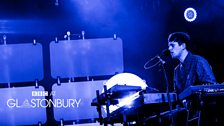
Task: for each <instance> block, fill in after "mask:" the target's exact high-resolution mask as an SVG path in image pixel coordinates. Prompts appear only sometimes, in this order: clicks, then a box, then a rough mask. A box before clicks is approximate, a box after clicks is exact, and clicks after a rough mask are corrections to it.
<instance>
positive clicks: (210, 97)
mask: <svg viewBox="0 0 224 126" xmlns="http://www.w3.org/2000/svg"><path fill="white" fill-rule="evenodd" d="M179 99H180V100H182V101H184V102H183V103H184V104H185V107H186V109H187V124H186V125H188V123H190V122H192V121H195V120H196V121H197V125H198V126H200V124H201V113H202V112H203V111H206V109H204V108H207V107H212V108H217V109H218V108H221V109H222V107H223V105H224V101H223V99H224V84H201V85H195V86H190V87H188V88H187V89H185V90H184V91H183V92H182V93H180V94H179ZM221 109H220V110H218V111H222V110H221ZM193 110H194V111H196V112H194V114H195V113H196V116H194V117H190V116H191V114H192V113H193ZM214 116H220V115H214ZM219 121H220V120H219Z"/></svg>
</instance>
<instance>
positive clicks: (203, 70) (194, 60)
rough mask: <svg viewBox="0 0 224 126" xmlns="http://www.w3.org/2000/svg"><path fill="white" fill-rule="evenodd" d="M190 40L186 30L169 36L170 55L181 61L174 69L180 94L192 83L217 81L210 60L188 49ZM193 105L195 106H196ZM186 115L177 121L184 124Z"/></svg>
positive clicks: (176, 86) (200, 83)
mask: <svg viewBox="0 0 224 126" xmlns="http://www.w3.org/2000/svg"><path fill="white" fill-rule="evenodd" d="M189 42H190V36H189V35H188V34H187V33H185V32H174V33H171V34H170V35H169V37H168V50H169V51H170V55H171V57H172V58H173V59H178V60H179V62H180V63H179V64H178V65H177V66H176V68H175V69H174V87H175V91H176V93H177V94H180V93H181V92H182V91H184V90H185V89H186V88H188V87H189V86H191V85H203V84H215V83H216V79H215V76H214V74H213V72H212V69H211V66H210V65H209V63H208V61H207V60H206V59H205V58H203V57H202V56H199V55H194V54H192V53H191V52H190V51H189V49H188V47H189ZM192 107H193V108H195V106H192ZM196 110H197V109H196ZM193 113H195V112H193ZM195 114H197V113H195ZM195 114H194V115H195ZM184 115H185V114H184ZM184 115H182V116H180V115H178V116H179V117H181V118H178V119H177V123H180V124H181V125H183V121H184V120H185V119H186V118H185V117H186V115H185V116H184ZM194 115H193V116H194ZM206 115H208V114H206ZM184 118H185V119H184ZM204 118H207V117H204ZM180 120H181V121H180ZM178 121H179V122H178ZM185 121H186V120H185ZM185 121H184V122H185ZM180 124H177V125H180Z"/></svg>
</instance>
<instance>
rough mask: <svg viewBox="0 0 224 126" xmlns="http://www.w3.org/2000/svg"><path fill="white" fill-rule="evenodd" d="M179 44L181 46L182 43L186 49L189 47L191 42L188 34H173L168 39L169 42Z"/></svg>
mask: <svg viewBox="0 0 224 126" xmlns="http://www.w3.org/2000/svg"><path fill="white" fill-rule="evenodd" d="M172 41H174V42H178V44H179V45H181V44H182V43H185V44H186V47H188V45H189V42H190V36H189V35H188V34H187V33H186V32H173V33H171V34H170V35H169V37H168V42H172Z"/></svg>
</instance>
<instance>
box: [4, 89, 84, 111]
mask: <svg viewBox="0 0 224 126" xmlns="http://www.w3.org/2000/svg"><path fill="white" fill-rule="evenodd" d="M31 95H32V97H35V98H31V99H30V98H29V99H28V98H26V99H24V100H21V99H16V98H15V99H14V98H10V99H8V100H7V106H8V107H9V108H47V107H54V108H70V107H72V108H79V107H80V103H81V101H82V100H81V98H78V99H76V98H71V99H59V98H58V99H53V100H52V99H46V98H43V96H48V95H50V96H55V95H56V92H55V91H52V92H51V93H50V94H49V93H48V92H47V91H32V94H31ZM36 97H39V98H36ZM40 97H41V98H40Z"/></svg>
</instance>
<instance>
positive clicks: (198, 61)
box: [174, 52, 216, 93]
mask: <svg viewBox="0 0 224 126" xmlns="http://www.w3.org/2000/svg"><path fill="white" fill-rule="evenodd" d="M214 83H216V79H215V76H214V74H213V72H212V69H211V66H210V65H209V63H208V61H207V60H206V59H205V58H203V57H201V56H198V55H193V54H192V53H191V52H189V53H188V55H187V57H186V58H185V60H184V62H183V63H180V64H179V65H177V67H176V68H175V70H174V84H175V88H176V92H177V93H181V92H182V91H183V90H184V89H186V88H187V87H189V86H191V85H203V84H214Z"/></svg>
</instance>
